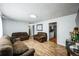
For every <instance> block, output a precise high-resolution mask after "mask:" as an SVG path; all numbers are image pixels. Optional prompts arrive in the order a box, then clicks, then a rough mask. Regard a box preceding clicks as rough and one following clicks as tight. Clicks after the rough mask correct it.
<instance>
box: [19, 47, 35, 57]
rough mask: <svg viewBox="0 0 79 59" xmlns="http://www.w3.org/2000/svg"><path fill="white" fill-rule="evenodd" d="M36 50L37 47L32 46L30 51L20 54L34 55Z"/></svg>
mask: <svg viewBox="0 0 79 59" xmlns="http://www.w3.org/2000/svg"><path fill="white" fill-rule="evenodd" d="M34 52H35V49H33V48H31V49H29V50H28V51H26V52H25V53H23V54H21V55H20V56H33V55H34Z"/></svg>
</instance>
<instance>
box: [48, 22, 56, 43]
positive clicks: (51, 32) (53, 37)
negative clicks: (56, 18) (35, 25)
mask: <svg viewBox="0 0 79 59" xmlns="http://www.w3.org/2000/svg"><path fill="white" fill-rule="evenodd" d="M49 40H50V41H52V42H54V43H57V22H53V23H49Z"/></svg>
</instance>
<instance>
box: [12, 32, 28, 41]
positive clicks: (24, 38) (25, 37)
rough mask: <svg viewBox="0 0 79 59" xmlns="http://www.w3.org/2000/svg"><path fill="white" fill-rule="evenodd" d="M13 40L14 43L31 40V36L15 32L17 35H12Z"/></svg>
mask: <svg viewBox="0 0 79 59" xmlns="http://www.w3.org/2000/svg"><path fill="white" fill-rule="evenodd" d="M11 39H12V42H15V41H17V40H20V41H24V40H27V39H29V35H28V33H27V32H15V33H12V36H11Z"/></svg>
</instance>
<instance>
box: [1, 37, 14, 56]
mask: <svg viewBox="0 0 79 59" xmlns="http://www.w3.org/2000/svg"><path fill="white" fill-rule="evenodd" d="M0 55H1V56H7V55H13V47H12V43H11V41H10V40H9V39H8V38H6V37H1V38H0Z"/></svg>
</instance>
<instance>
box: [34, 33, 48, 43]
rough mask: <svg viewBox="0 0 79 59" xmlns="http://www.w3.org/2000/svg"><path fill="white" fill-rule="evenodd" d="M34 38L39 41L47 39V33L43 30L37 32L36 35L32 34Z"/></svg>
mask: <svg viewBox="0 0 79 59" xmlns="http://www.w3.org/2000/svg"><path fill="white" fill-rule="evenodd" d="M34 40H37V41H39V42H45V41H47V33H45V32H38V33H37V34H36V35H34Z"/></svg>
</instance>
